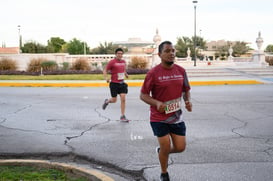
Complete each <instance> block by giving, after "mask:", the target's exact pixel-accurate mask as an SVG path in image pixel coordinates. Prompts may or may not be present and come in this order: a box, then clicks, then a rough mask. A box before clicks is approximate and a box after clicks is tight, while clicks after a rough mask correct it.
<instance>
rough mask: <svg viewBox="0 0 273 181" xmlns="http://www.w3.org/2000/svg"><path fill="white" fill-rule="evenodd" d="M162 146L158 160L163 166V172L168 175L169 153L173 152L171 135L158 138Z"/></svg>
mask: <svg viewBox="0 0 273 181" xmlns="http://www.w3.org/2000/svg"><path fill="white" fill-rule="evenodd" d="M157 139H158V143H159V146H160V150H159V154H158V158H159V162H160V166H161V172H162V173H166V172H167V168H168V160H169V153H170V151H171V140H170V135H169V134H167V135H165V136H162V137H157Z"/></svg>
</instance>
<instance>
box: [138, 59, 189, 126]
mask: <svg viewBox="0 0 273 181" xmlns="http://www.w3.org/2000/svg"><path fill="white" fill-rule="evenodd" d="M189 90H190V84H189V81H188V77H187V74H186V71H185V69H184V68H182V67H181V66H179V65H176V64H174V65H173V66H172V68H170V69H166V68H164V67H162V66H161V64H159V65H157V66H155V67H154V68H153V69H151V70H150V71H149V72H148V73H147V75H146V78H145V80H144V83H143V85H142V88H141V93H143V94H148V95H150V93H151V96H152V97H153V98H154V99H156V100H159V101H162V102H166V101H170V100H173V99H177V98H180V97H181V96H182V92H186V91H189ZM173 114H175V113H174V112H173V113H169V114H165V113H160V112H158V111H157V109H156V107H155V106H150V120H151V122H160V121H163V120H166V119H167V118H169V117H170V116H172V115H173Z"/></svg>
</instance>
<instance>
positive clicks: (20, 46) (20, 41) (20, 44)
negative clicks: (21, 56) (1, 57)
mask: <svg viewBox="0 0 273 181" xmlns="http://www.w3.org/2000/svg"><path fill="white" fill-rule="evenodd" d="M17 27H18V36H19V53H21V48H22V38H21V31H20V30H21V29H20V28H21V26H20V25H18V26H17Z"/></svg>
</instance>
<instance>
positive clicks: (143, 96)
mask: <svg viewBox="0 0 273 181" xmlns="http://www.w3.org/2000/svg"><path fill="white" fill-rule="evenodd" d="M140 99H141V100H142V101H144V102H145V103H147V104H149V105H151V106H155V107H156V109H157V110H158V111H159V112H164V111H165V107H166V105H165V104H164V103H163V102H161V101H158V100H156V99H154V98H152V97H151V96H150V95H148V94H143V93H140Z"/></svg>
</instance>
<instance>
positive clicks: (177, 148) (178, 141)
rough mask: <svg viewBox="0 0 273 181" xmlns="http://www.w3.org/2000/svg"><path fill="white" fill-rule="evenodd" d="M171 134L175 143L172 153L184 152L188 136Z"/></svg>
mask: <svg viewBox="0 0 273 181" xmlns="http://www.w3.org/2000/svg"><path fill="white" fill-rule="evenodd" d="M170 135H171V139H172V143H173V147H172V148H171V151H170V153H179V152H183V151H184V150H185V149H186V136H180V135H176V134H173V133H171V134H170Z"/></svg>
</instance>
